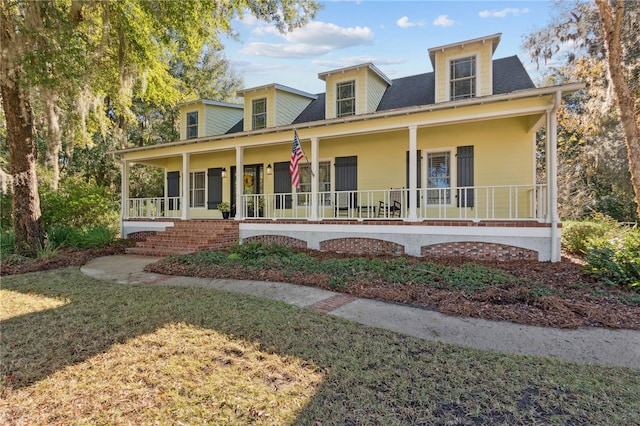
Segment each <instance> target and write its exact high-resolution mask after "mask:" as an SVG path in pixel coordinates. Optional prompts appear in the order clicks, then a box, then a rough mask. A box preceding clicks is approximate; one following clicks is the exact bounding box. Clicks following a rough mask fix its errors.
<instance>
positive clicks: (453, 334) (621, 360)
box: [81, 255, 640, 369]
mask: <svg viewBox="0 0 640 426" xmlns="http://www.w3.org/2000/svg"><path fill="white" fill-rule="evenodd" d="M157 260H158V258H152V257H142V256H132V255H126V256H125V255H122V256H108V257H102V258H98V259H94V260H93V261H91V262H89V263H87V264H86V265H85V266H83V267H82V268H81V270H82V272H83V273H84V274H86V275H89V276H91V277H94V278H99V279H104V280H110V281H116V282H118V283H122V284H153V285H171V286H200V287H205V288H214V289H218V290H225V291H231V292H237V293H244V294H251V295H254V296H258V297H263V298H265V299H271V300H278V301H283V302H286V303H289V304H292V305H296V306H299V307H303V308H309V309H314V310H316V311H320V312H326V313H328V314H329V315H335V316H338V317H341V318H346V319H348V320H352V321H356V322H359V323H361V324H365V325H368V326H372V327H379V328H384V329H387V330H392V331H395V332H398V333H402V334H406V335H409V336H414V337H418V338H421V339H426V340H433V341H440V342H446V343H454V344H457V345H461V346H467V347H471V348H476V349H485V350H490V351H496V352H504V353H518V354H525V355H539V356H548V357H552V358H559V359H564V360H567V361H573V362H578V363H586V364H600V365H609V366H624V367H632V368H636V369H640V331H634V330H612V329H607V328H596V327H594V328H580V329H577V330H564V329H554V328H546V327H533V326H528V325H521V324H515V323H511V322H507V321H489V320H482V319H476V318H465V317H452V316H447V315H443V314H440V313H438V312H434V311H430V310H426V309H419V308H412V307H408V306H403V305H398V304H394V303H386V302H381V301H377V300H370V299H360V298H357V297H353V296H349V295H344V294H341V293H335V292H331V291H327V290H322V289H318V288H313V287H306V286H299V285H293V284H287V283H274V282H264V281H240V280H226V279H207V278H192V277H180V276H169V275H161V274H153V273H147V272H144V271H143V268H144V267H145V265H147V264H149V263H153V262H155V261H157Z"/></svg>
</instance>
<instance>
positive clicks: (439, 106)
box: [110, 83, 586, 154]
mask: <svg viewBox="0 0 640 426" xmlns="http://www.w3.org/2000/svg"><path fill="white" fill-rule="evenodd" d="M585 86H586V85H585V84H584V83H569V84H563V85H557V86H547V87H539V88H534V89H525V90H518V91H515V92H510V93H504V94H501V95H491V96H483V97H478V98H470V99H463V100H458V101H449V102H439V103H435V104H429V105H420V106H411V107H404V108H397V109H391V110H383V111H376V112H372V113H369V114H362V115H352V116H349V117H340V118H333V119H329V120H319V121H310V122H307V123H297V124H295V125H294V124H288V125H285V126H278V127H271V128H268V129H261V130H252V131H247V132H238V133H232V134H224V135H216V136H206V137H201V138H196V139H188V140H180V141H176V142H170V143H164V144H158V145H151V146H145V147H136V148H128V149H123V150H117V151H111V152H110V153H112V154H126V153H131V152H138V151H146V150H153V149H161V148H170V147H175V146H181V145H190V144H197V143H202V142H212V141H217V140H228V139H237V138H239V137H244V136H249V135H251V136H253V135H259V134H269V133H277V132H283V131H291V130H294V129H301V128H305V129H310V128H314V127H326V126H330V125H332V124H337V123H350V122H356V121H365V120H372V119H375V118H380V117H393V116H398V115H407V114H417V113H421V112H425V111H439V110H446V109H456V108H460V107H464V106H473V105H482V104H489V103H496V102H505V101H510V100H516V99H524V98H533V97H540V96H546V95H551V94H556V93H558V92H559V93H560V94H566V93H573V92H576V91H578V90H582V89H584V88H585Z"/></svg>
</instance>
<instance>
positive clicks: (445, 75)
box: [434, 41, 493, 102]
mask: <svg viewBox="0 0 640 426" xmlns="http://www.w3.org/2000/svg"><path fill="white" fill-rule="evenodd" d="M474 55H475V56H476V66H477V69H476V73H477V84H478V87H477V96H487V95H491V94H492V92H493V87H492V86H493V85H492V80H493V71H492V55H493V43H482V42H480V41H478V42H475V43H469V44H464V45H460V46H455V47H449V48H448V49H445V51H444V52H443V51H436V52H435V70H434V71H435V77H436V87H435V89H436V93H435V100H436V102H446V101H448V100H449V62H450V61H451V60H452V59H457V58H461V57H466V56H474Z"/></svg>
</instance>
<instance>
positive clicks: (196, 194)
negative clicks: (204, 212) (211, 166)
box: [189, 172, 206, 208]
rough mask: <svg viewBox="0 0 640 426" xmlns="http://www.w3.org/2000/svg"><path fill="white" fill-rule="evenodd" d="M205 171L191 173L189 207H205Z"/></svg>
mask: <svg viewBox="0 0 640 426" xmlns="http://www.w3.org/2000/svg"><path fill="white" fill-rule="evenodd" d="M205 194H206V175H205V172H191V173H189V207H194V208H198V207H205Z"/></svg>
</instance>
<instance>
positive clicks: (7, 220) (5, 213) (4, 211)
mask: <svg viewBox="0 0 640 426" xmlns="http://www.w3.org/2000/svg"><path fill="white" fill-rule="evenodd" d="M12 198H13V196H12V195H11V193H10V192H2V191H0V229H4V230H7V229H11V228H12V227H13V217H12V212H11V199H12Z"/></svg>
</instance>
